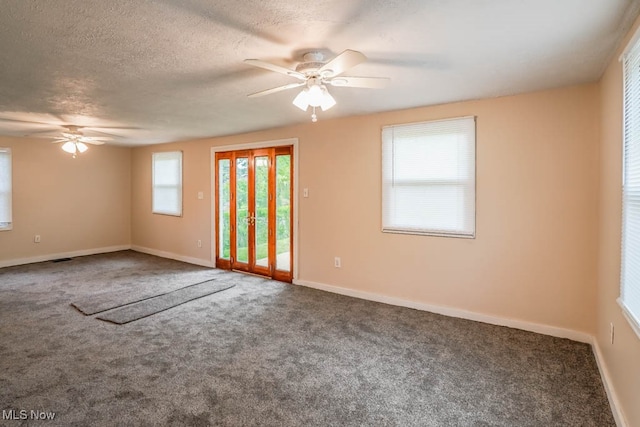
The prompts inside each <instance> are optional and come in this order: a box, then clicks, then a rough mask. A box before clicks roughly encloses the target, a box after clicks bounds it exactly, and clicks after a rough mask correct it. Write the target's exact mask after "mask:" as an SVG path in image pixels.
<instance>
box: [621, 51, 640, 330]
mask: <svg viewBox="0 0 640 427" xmlns="http://www.w3.org/2000/svg"><path fill="white" fill-rule="evenodd" d="M623 67H624V122H623V126H624V172H623V182H622V271H621V274H620V278H621V284H620V299H619V302H620V304H621V305H622V307H623V310H624V311H625V314H626V315H627V318H629V320H630V321H631V324H632V326H634V328H635V330H636V332H637V333H638V334H640V43H638V42H636V43H635V45H634V46H633V47H632V48H631V49H630V50H629V51H628V52H627V53H626V54H625V55H624V57H623Z"/></svg>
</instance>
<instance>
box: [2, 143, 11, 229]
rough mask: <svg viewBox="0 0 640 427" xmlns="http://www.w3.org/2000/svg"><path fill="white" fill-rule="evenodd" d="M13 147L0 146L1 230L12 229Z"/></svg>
mask: <svg viewBox="0 0 640 427" xmlns="http://www.w3.org/2000/svg"><path fill="white" fill-rule="evenodd" d="M11 199H12V182H11V149H10V148H2V147H0V231H2V230H11V228H12V224H13V221H12V218H11Z"/></svg>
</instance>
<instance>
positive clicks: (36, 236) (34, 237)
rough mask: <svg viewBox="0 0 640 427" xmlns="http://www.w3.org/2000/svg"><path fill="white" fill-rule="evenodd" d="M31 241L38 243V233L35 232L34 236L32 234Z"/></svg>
mask: <svg viewBox="0 0 640 427" xmlns="http://www.w3.org/2000/svg"><path fill="white" fill-rule="evenodd" d="M33 243H40V235H39V234H36V235H35V236H33Z"/></svg>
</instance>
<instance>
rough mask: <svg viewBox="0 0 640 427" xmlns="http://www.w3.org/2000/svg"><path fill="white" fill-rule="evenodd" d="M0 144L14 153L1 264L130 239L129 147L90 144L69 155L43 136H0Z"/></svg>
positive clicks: (0, 246)
mask: <svg viewBox="0 0 640 427" xmlns="http://www.w3.org/2000/svg"><path fill="white" fill-rule="evenodd" d="M0 147H10V148H11V150H12V155H13V230H11V231H1V232H0V264H1V263H3V261H4V262H5V264H8V263H11V261H15V260H23V259H27V260H28V259H34V258H35V259H37V258H40V257H42V258H50V257H51V255H55V254H64V253H69V252H79V251H89V250H92V249H99V248H107V247H113V246H121V245H124V246H126V245H129V244H130V239H131V232H130V227H131V197H130V195H131V190H130V188H131V149H129V148H118V147H109V146H100V147H91V148H90V149H89V151H87V152H86V153H84V154H82V155H81V157H79V158H77V159H73V158H71V155H69V154H68V153H65V152H64V151H62V150H61V149H60V146H59V144H52V143H51V141H48V140H43V139H28V138H9V137H0ZM36 234H39V235H40V236H41V239H42V241H41V243H34V242H33V237H34V235H36Z"/></svg>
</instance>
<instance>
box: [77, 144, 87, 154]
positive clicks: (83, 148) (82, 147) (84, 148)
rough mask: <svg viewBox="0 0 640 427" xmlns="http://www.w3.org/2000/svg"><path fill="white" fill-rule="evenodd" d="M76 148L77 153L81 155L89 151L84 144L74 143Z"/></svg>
mask: <svg viewBox="0 0 640 427" xmlns="http://www.w3.org/2000/svg"><path fill="white" fill-rule="evenodd" d="M76 147H77V148H78V151H79V152H81V153H84V152H85V151H87V150H88V149H89V147H87V144H85V143H84V142H76Z"/></svg>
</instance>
